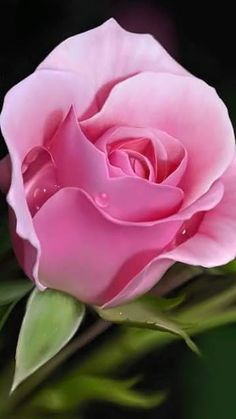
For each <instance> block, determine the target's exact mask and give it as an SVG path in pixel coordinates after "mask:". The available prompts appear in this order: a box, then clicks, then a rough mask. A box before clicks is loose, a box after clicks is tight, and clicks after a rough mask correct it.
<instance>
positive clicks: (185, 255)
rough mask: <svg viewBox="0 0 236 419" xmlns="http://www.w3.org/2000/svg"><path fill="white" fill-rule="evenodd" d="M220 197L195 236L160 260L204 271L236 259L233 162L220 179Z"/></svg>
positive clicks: (234, 164) (235, 182) (235, 166)
mask: <svg viewBox="0 0 236 419" xmlns="http://www.w3.org/2000/svg"><path fill="white" fill-rule="evenodd" d="M222 182H223V184H224V190H225V192H224V196H223V199H222V200H221V202H220V203H219V204H218V205H217V206H216V207H215V208H213V209H212V210H210V211H209V212H207V213H206V215H205V217H204V219H203V222H202V223H201V226H200V229H199V231H198V233H197V234H196V235H195V236H193V237H192V238H191V239H189V240H188V241H186V242H185V243H183V244H182V245H180V246H178V247H177V248H176V249H174V250H172V251H171V252H168V253H165V254H164V255H163V256H161V257H163V258H164V259H166V258H168V259H171V260H174V261H179V262H183V263H187V264H190V265H201V266H204V267H206V268H211V267H214V266H219V265H224V264H225V263H228V262H230V261H231V260H232V259H234V258H235V256H236V211H235V208H236V159H235V160H234V161H233V163H232V164H231V166H230V168H229V169H228V170H227V172H226V173H225V174H224V176H223V177H222Z"/></svg>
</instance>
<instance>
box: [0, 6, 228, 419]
mask: <svg viewBox="0 0 236 419" xmlns="http://www.w3.org/2000/svg"><path fill="white" fill-rule="evenodd" d="M111 16H113V17H115V18H116V19H117V20H118V21H119V23H120V24H121V25H122V26H124V27H125V28H126V29H130V30H133V31H136V32H151V33H152V34H153V35H154V36H155V37H156V38H158V39H159V40H160V41H161V42H162V43H163V44H164V45H165V46H166V48H167V49H168V50H169V51H170V52H171V53H172V54H173V55H174V56H175V57H176V58H177V59H178V61H180V62H181V64H182V65H183V66H185V67H186V68H187V69H188V70H190V71H191V72H193V73H194V74H195V75H197V76H199V77H201V78H203V79H204V80H206V81H207V82H208V83H209V84H211V85H213V86H214V87H216V89H217V91H218V93H219V94H220V96H221V97H222V98H223V100H224V101H225V103H226V104H227V106H228V108H229V112H230V115H231V118H232V120H233V123H234V125H235V122H236V64H235V51H236V49H235V12H234V5H233V2H232V3H231V2H226V1H225V2H218V3H217V2H214V3H213V2H212V3H210V2H207V1H205V2H199V1H189V2H183V1H176V0H172V1H170V0H169V1H154V0H153V1H144V0H143V1H138V0H136V1H122V0H120V1H119V0H116V1H115V0H114V1H111V0H100V1H91V0H87V1H79V0H0V20H1V25H0V31H1V37H0V39H1V49H0V103H2V100H3V98H4V95H5V93H6V92H7V90H8V89H9V88H10V87H11V86H13V85H14V84H15V83H17V82H18V81H20V80H21V79H22V78H24V77H26V76H27V75H28V74H30V73H31V72H32V71H33V70H34V69H35V67H36V66H37V65H38V64H39V63H40V61H41V60H42V59H43V58H44V57H45V56H46V55H47V54H48V53H49V52H50V50H51V49H52V48H53V47H54V46H56V45H57V44H58V43H59V42H60V41H62V40H64V39H65V38H67V37H68V36H70V35H74V34H76V33H79V32H82V31H84V30H87V29H90V28H92V27H94V26H97V25H98V24H100V23H102V22H103V21H104V20H106V19H107V18H109V17H111ZM36 100H37V98H36ZM0 151H1V155H3V154H4V153H5V146H4V143H3V141H1V142H0ZM198 345H199V346H200V348H201V350H202V351H203V353H204V357H203V359H198V358H197V357H196V356H195V355H193V354H191V353H190V351H189V350H188V349H186V348H185V345H184V344H182V343H178V344H174V345H172V346H171V347H169V348H168V349H166V350H165V351H164V352H163V353H161V354H160V353H158V354H157V353H152V354H150V355H149V356H148V357H146V358H145V359H143V360H141V361H140V362H139V363H138V364H135V366H133V367H132V369H131V370H129V371H127V374H129V375H130V374H131V372H132V373H134V374H139V373H140V372H141V373H143V375H144V377H145V379H144V388H146V389H151V390H154V389H155V388H158V387H160V386H161V387H166V388H170V397H169V401H168V402H167V403H165V405H164V406H163V407H161V408H159V409H155V410H152V411H145V412H142V411H133V410H124V409H121V408H118V407H115V406H112V405H101V404H100V405H96V406H95V405H91V406H89V407H88V408H87V410H86V412H85V416H84V417H85V418H86V419H87V418H89V419H90V418H94V417H99V416H101V417H107V418H111V419H113V418H114V419H120V418H127V417H128V418H132V417H135V418H146V419H154V418H158V419H178V418H180V419H185V418H186V419H213V418H214V419H231V418H232V419H235V418H236V397H235V396H236V390H235V377H236V357H235V354H236V327H235V326H227V327H225V328H222V329H218V330H216V331H212V332H210V333H208V334H206V335H204V336H201V337H199V338H198ZM123 374H124V375H126V371H124V372H123Z"/></svg>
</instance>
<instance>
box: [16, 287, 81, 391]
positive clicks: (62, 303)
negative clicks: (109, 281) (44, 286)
mask: <svg viewBox="0 0 236 419" xmlns="http://www.w3.org/2000/svg"><path fill="white" fill-rule="evenodd" d="M84 313H85V308H84V305H83V304H82V303H80V302H79V301H78V300H76V299H74V298H73V297H71V296H69V295H67V294H64V293H61V292H58V291H53V290H46V291H44V292H40V291H38V290H37V289H35V290H34V291H33V293H32V294H31V296H30V298H29V301H28V304H27V308H26V313H25V317H24V320H23V323H22V325H21V330H20V335H19V339H18V344H17V350H16V368H15V376H14V380H13V385H12V390H11V391H14V390H15V389H16V387H17V386H18V385H19V384H20V383H21V382H22V381H23V380H25V379H26V378H27V377H29V376H30V375H31V374H33V373H34V372H35V371H36V370H37V369H38V368H40V367H41V366H42V365H43V364H45V363H46V362H47V361H49V360H50V359H51V358H52V357H53V356H54V355H56V354H57V352H59V351H60V350H61V349H62V348H63V347H64V346H65V345H66V344H67V343H68V342H69V340H70V339H71V338H72V336H73V335H74V334H75V332H76V331H77V330H78V328H79V326H80V324H81V322H82V319H83V317H84Z"/></svg>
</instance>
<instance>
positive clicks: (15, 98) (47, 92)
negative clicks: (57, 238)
mask: <svg viewBox="0 0 236 419" xmlns="http://www.w3.org/2000/svg"><path fill="white" fill-rule="evenodd" d="M91 102H92V92H91V91H89V88H88V87H87V86H86V83H85V82H84V81H83V80H79V79H78V77H76V76H75V75H73V74H71V73H63V72H59V71H46V70H45V71H41V72H37V73H33V74H32V75H31V76H29V77H28V78H26V79H25V80H23V81H22V82H21V83H19V84H18V85H16V86H15V87H13V88H12V89H11V90H10V91H9V93H8V94H7V96H6V98H5V102H4V106H3V110H2V113H1V130H2V133H3V136H4V138H5V141H6V144H7V146H8V150H9V155H10V159H11V166H12V176H11V187H10V190H9V193H8V198H7V200H8V203H9V205H10V207H11V208H12V210H13V212H14V213H15V217H16V233H17V236H19V237H20V238H21V239H23V240H25V241H26V242H27V243H28V246H32V251H31V252H30V253H31V259H32V258H34V260H30V262H29V263H27V267H26V262H25V259H24V260H22V259H21V263H22V264H23V267H24V269H25V270H26V272H27V274H28V275H29V276H30V277H35V278H37V261H36V259H37V257H39V253H40V245H39V242H38V240H37V237H36V235H35V231H34V227H33V224H32V219H31V214H30V212H29V210H28V207H27V204H26V200H25V192H24V185H23V179H22V174H21V166H22V161H23V159H24V157H25V155H26V153H27V152H28V151H29V150H30V149H31V148H32V147H35V146H37V145H41V144H42V143H43V142H44V141H47V140H49V139H50V137H51V135H52V134H53V133H54V131H55V130H56V128H57V127H58V125H59V123H60V122H61V120H62V119H63V118H64V116H65V115H66V114H67V113H68V111H69V109H70V107H71V105H72V104H74V107H75V109H76V112H77V113H78V115H82V114H84V115H86V112H87V110H88V108H89V107H90V105H91ZM87 114H88V115H89V113H87ZM6 180H7V179H6ZM3 183H4V185H5V183H6V182H5V181H4V182H3ZM4 185H3V186H4ZM5 186H7V185H5ZM33 249H34V250H33ZM29 266H30V269H29ZM36 280H37V279H36Z"/></svg>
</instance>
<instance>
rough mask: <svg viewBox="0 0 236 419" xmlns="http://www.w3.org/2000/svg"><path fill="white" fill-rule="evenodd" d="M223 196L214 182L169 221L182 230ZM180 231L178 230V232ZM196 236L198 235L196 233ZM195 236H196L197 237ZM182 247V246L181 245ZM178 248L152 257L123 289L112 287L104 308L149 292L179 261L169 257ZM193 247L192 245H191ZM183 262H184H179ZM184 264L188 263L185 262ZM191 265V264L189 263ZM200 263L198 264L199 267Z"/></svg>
mask: <svg viewBox="0 0 236 419" xmlns="http://www.w3.org/2000/svg"><path fill="white" fill-rule="evenodd" d="M222 196H223V185H222V183H221V182H216V183H215V184H214V185H212V187H211V189H210V190H209V191H208V192H207V193H206V194H205V195H204V196H203V197H201V198H200V199H199V200H198V201H196V202H195V203H194V204H192V205H191V206H190V207H189V208H185V209H184V210H182V211H180V212H179V213H178V214H175V215H173V216H171V217H169V219H168V220H169V221H171V220H173V221H174V220H175V221H181V220H182V222H181V228H183V223H184V222H185V221H186V222H187V223H189V222H190V221H189V220H191V219H192V218H193V217H196V215H197V214H199V213H202V212H204V211H209V210H211V209H212V208H215V207H216V205H217V204H219V202H220V201H221V199H222ZM161 222H162V223H164V220H163V221H159V223H161ZM179 231H180V230H179ZM197 234H198V233H197ZM197 234H196V236H197ZM196 236H194V237H193V238H192V239H190V240H188V241H187V242H186V243H185V244H186V245H187V244H188V243H189V242H190V241H191V240H195V237H196ZM176 237H177V235H175V237H174V239H173V241H172V242H171V243H169V244H168V246H167V249H168V248H173V246H174V243H175V242H176ZM201 245H202V253H204V252H205V243H202V244H201ZM181 246H183V245H181ZM181 246H179V247H178V248H176V249H175V250H174V251H172V252H167V251H164V252H163V253H162V254H160V255H158V256H156V257H154V258H153V259H152V260H150V261H149V262H148V263H147V264H146V266H145V267H144V268H143V269H141V270H140V272H138V273H137V275H134V276H133V277H132V278H131V279H130V281H127V283H126V284H123V287H120V289H119V290H118V289H116V288H113V287H112V286H111V287H110V289H109V290H108V291H107V293H106V295H105V297H106V301H105V302H104V307H113V306H117V305H120V304H122V303H124V302H125V301H129V300H132V299H134V298H137V297H138V296H140V295H142V294H144V293H145V292H147V291H149V290H150V289H151V288H152V287H153V286H154V285H155V284H156V283H157V282H158V280H159V279H161V277H162V276H163V274H164V273H165V272H166V270H167V269H168V268H169V267H170V266H171V265H173V264H174V263H175V261H178V260H180V259H178V258H176V259H175V257H172V256H171V257H169V255H172V254H173V252H178V249H179V248H181ZM193 247H194V244H193ZM181 261H184V260H181ZM186 263H189V261H187V262H186ZM190 264H192V262H190ZM200 264H201V263H199V265H200Z"/></svg>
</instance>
